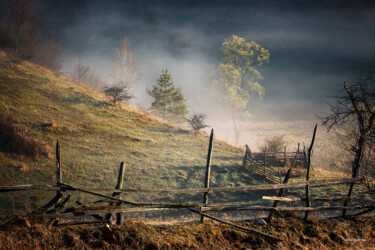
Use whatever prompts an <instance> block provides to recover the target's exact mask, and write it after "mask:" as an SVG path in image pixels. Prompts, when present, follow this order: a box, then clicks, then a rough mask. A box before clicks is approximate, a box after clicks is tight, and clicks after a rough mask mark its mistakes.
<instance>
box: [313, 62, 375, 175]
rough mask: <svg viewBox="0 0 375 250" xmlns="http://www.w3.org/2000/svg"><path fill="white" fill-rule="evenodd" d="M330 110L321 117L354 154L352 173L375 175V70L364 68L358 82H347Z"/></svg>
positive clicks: (344, 145)
mask: <svg viewBox="0 0 375 250" xmlns="http://www.w3.org/2000/svg"><path fill="white" fill-rule="evenodd" d="M330 109H331V111H330V113H328V114H325V115H323V116H321V117H320V118H321V119H322V122H323V124H324V125H326V126H327V127H328V130H331V129H336V132H337V135H338V136H339V139H340V140H341V142H342V144H343V147H344V148H345V149H346V151H347V152H348V153H349V154H351V156H352V157H353V162H352V175H353V177H356V176H357V175H358V174H359V171H360V170H362V171H363V173H364V174H365V173H367V174H371V175H374V174H375V169H374V167H373V163H374V146H375V126H374V120H375V71H373V70H369V69H367V70H363V71H362V72H361V73H360V75H359V77H358V79H357V81H355V82H353V83H352V84H350V85H347V84H346V82H344V91H343V92H341V93H339V94H338V95H336V96H335V103H334V104H332V105H331V108H330Z"/></svg>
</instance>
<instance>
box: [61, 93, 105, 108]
mask: <svg viewBox="0 0 375 250" xmlns="http://www.w3.org/2000/svg"><path fill="white" fill-rule="evenodd" d="M62 101H63V102H67V103H69V104H86V105H89V106H93V107H108V106H110V104H109V103H108V102H104V101H97V100H94V99H92V98H88V97H79V96H74V97H69V98H64V99H63V100H62Z"/></svg>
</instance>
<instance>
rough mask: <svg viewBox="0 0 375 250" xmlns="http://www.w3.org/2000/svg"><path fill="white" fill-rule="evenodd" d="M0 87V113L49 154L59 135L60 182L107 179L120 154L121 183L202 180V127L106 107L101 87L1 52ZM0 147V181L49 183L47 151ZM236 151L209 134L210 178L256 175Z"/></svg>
mask: <svg viewBox="0 0 375 250" xmlns="http://www.w3.org/2000/svg"><path fill="white" fill-rule="evenodd" d="M0 89H1V91H0V113H1V114H2V115H3V116H5V117H9V116H11V117H12V118H13V120H14V123H15V124H17V125H20V126H23V127H24V128H26V129H27V132H26V136H28V137H29V138H32V139H35V140H37V141H38V142H40V143H43V142H44V143H45V144H46V146H47V147H49V148H50V152H51V153H52V155H54V147H55V143H56V140H59V141H60V145H61V154H62V164H63V180H64V182H67V183H72V184H75V185H78V186H80V187H108V188H110V187H114V185H115V180H116V178H117V173H118V168H119V165H120V162H121V161H124V162H125V165H126V172H125V187H131V188H183V187H191V188H193V187H202V185H203V178H204V166H205V163H206V154H207V148H208V136H207V135H194V134H192V133H190V131H188V130H185V129H181V128H180V127H177V126H174V125H172V124H169V123H166V122H162V121H160V120H159V119H158V118H156V117H154V116H151V115H149V114H148V113H146V112H144V111H142V110H139V109H137V108H135V107H131V106H128V105H125V104H122V105H121V106H119V107H113V106H111V105H110V103H109V100H108V99H107V98H106V97H105V96H104V95H103V94H102V93H100V92H97V91H95V90H93V89H91V88H90V87H88V86H86V85H84V84H82V83H79V82H76V81H74V80H72V79H69V78H66V77H62V76H58V75H55V74H54V73H52V72H50V71H48V70H46V69H44V68H41V67H39V66H36V65H33V64H30V63H27V62H23V63H21V64H15V63H12V61H11V59H10V58H8V57H7V56H6V54H5V53H3V52H1V53H0ZM4 148H5V147H4V145H3V148H2V150H1V152H0V183H1V184H0V185H11V184H23V183H25V184H26V183H34V184H53V183H55V180H54V175H55V174H54V173H55V172H54V171H55V159H53V158H52V157H46V156H43V155H40V156H39V157H31V156H25V155H18V154H11V153H8V152H7V151H6V150H4ZM243 155H244V151H243V149H239V148H236V147H233V146H230V145H228V144H227V143H225V142H222V141H215V142H214V151H213V165H214V166H213V169H212V179H211V183H212V186H235V185H250V184H256V183H260V182H262V181H260V180H256V179H254V178H253V177H252V176H251V175H250V174H249V173H248V172H247V171H246V170H245V169H243V168H242V167H240V165H241V163H242V157H243ZM36 158H37V159H36ZM9 197H10V195H9V196H8V195H1V197H0V198H1V199H4V198H6V199H7V198H9ZM169 198H170V199H173V197H169ZM17 201H18V199H15V201H14V202H15V203H17ZM2 204H4V203H2ZM8 205H9V204H8ZM16 205H17V204H16Z"/></svg>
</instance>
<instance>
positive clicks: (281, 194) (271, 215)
mask: <svg viewBox="0 0 375 250" xmlns="http://www.w3.org/2000/svg"><path fill="white" fill-rule="evenodd" d="M291 171H292V167H291V168H289V170H288V172H287V173H286V175H285V178H284V181H283V183H284V184H286V183H288V181H289V176H290V172H291ZM284 192H285V188H280V190H279V192H278V193H277V197H282V196H283V195H284ZM278 205H279V201H274V202H273V205H272V207H277V206H278ZM273 215H274V212H273V211H271V212H270V214H269V215H268V218H267V220H268V221H271V219H272V217H273Z"/></svg>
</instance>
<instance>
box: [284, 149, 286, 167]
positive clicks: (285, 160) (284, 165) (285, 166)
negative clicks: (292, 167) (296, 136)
mask: <svg viewBox="0 0 375 250" xmlns="http://www.w3.org/2000/svg"><path fill="white" fill-rule="evenodd" d="M285 167H286V146H285V147H284V168H285Z"/></svg>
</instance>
